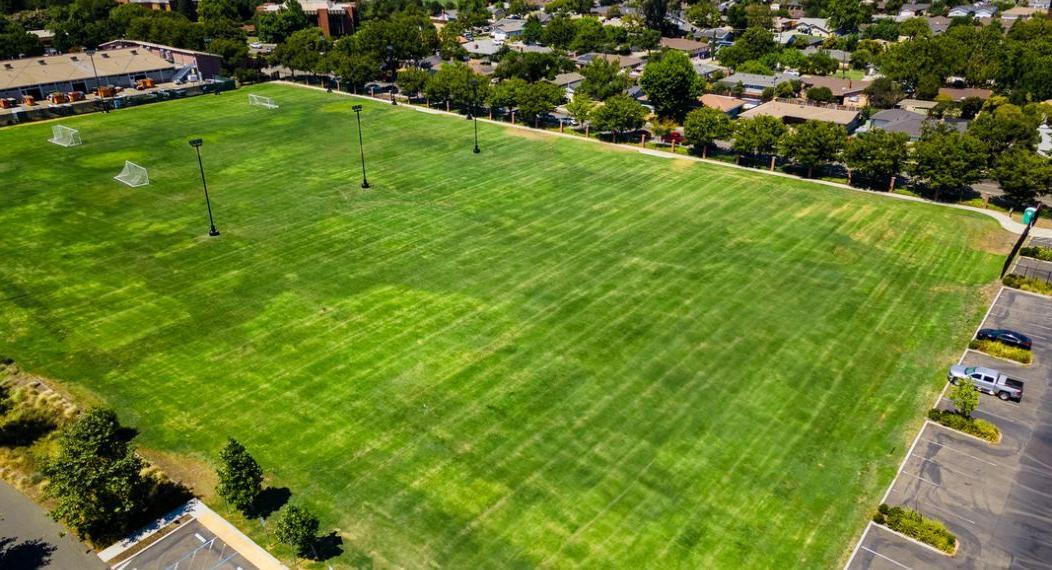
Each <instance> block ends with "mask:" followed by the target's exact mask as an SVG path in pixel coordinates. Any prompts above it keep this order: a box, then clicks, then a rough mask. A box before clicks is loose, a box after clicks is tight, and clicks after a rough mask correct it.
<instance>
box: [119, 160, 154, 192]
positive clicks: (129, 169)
mask: <svg viewBox="0 0 1052 570" xmlns="http://www.w3.org/2000/svg"><path fill="white" fill-rule="evenodd" d="M113 179H114V180H119V181H120V182H123V183H125V184H127V185H128V186H131V187H133V188H134V187H137V186H146V185H147V184H149V183H150V176H149V175H148V174H147V173H146V169H145V168H143V167H141V166H139V165H138V164H135V163H134V162H131V161H130V160H125V161H124V169H123V170H121V173H120V174H118V175H117V176H114V177H113Z"/></svg>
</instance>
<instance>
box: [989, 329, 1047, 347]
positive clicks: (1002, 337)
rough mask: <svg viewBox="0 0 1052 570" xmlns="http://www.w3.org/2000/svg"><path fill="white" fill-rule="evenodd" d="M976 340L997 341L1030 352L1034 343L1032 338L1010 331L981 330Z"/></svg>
mask: <svg viewBox="0 0 1052 570" xmlns="http://www.w3.org/2000/svg"><path fill="white" fill-rule="evenodd" d="M975 338H976V339H978V340H996V341H998V342H1003V343H1005V344H1007V345H1008V346H1014V347H1017V348H1022V349H1024V350H1030V347H1031V346H1033V343H1032V342H1030V337H1028V336H1026V335H1022V334H1019V333H1017V332H1015V331H1010V330H1008V329H979V332H978V333H977V334H976V335H975Z"/></svg>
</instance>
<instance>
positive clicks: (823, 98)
mask: <svg viewBox="0 0 1052 570" xmlns="http://www.w3.org/2000/svg"><path fill="white" fill-rule="evenodd" d="M807 100H808V101H815V102H817V103H832V102H833V101H836V97H833V92H832V91H831V90H830V89H829V88H828V87H812V88H810V89H808V90H807Z"/></svg>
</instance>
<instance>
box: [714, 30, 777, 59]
mask: <svg viewBox="0 0 1052 570" xmlns="http://www.w3.org/2000/svg"><path fill="white" fill-rule="evenodd" d="M777 51H778V44H777V43H776V42H775V41H774V37H773V36H771V32H769V31H767V30H765V29H763V28H749V29H747V30H745V33H743V34H742V35H741V37H740V38H738V40H737V41H735V42H734V45H731V46H727V47H725V48H723V49H721V50H720V52H719V54H718V55H717V57H718V58H719V60H720V63H722V64H723V65H726V66H727V67H734V68H737V67H738V66H740V65H741V64H743V63H745V62H746V61H751V60H754V59H760V58H762V57H763V56H765V55H767V54H772V53H776V52H777Z"/></svg>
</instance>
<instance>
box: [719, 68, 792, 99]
mask: <svg viewBox="0 0 1052 570" xmlns="http://www.w3.org/2000/svg"><path fill="white" fill-rule="evenodd" d="M793 79H798V78H797V77H794V76H792V75H784V74H783V75H759V74H756V73H733V74H731V75H728V76H727V77H724V78H723V79H720V80H719V81H718V83H719V84H721V85H726V86H727V87H730V88H732V89H733V88H734V87H736V86H737V85H738V84H739V83H741V85H742V88H743V89H744V91H743V92H742V96H743V97H745V98H746V99H759V98H760V97H761V96H763V90H764V89H767V88H768V87H775V86H777V85H778V84H779V83H782V82H784V81H792V80H793Z"/></svg>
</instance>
